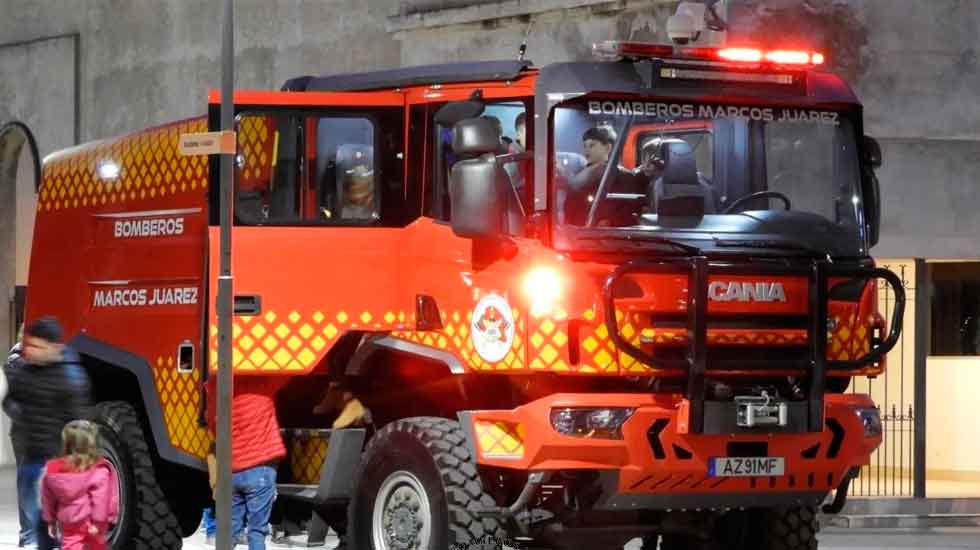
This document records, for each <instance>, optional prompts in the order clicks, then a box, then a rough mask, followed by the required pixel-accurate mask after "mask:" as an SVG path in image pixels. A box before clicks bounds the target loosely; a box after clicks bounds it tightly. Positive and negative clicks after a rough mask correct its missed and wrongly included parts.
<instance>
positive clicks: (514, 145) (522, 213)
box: [425, 99, 534, 235]
mask: <svg viewBox="0 0 980 550" xmlns="http://www.w3.org/2000/svg"><path fill="white" fill-rule="evenodd" d="M437 111H438V108H432V109H430V116H431V115H433V114H435V112H437ZM528 115H529V109H528V106H527V105H526V104H525V102H524V101H523V100H520V99H514V100H496V101H492V102H489V103H488V104H487V106H486V108H485V109H484V112H483V114H482V115H480V116H481V118H484V119H487V120H489V121H490V122H491V124H492V125H493V127H495V128H496V130H497V135H498V139H499V141H500V144H499V148H498V150H497V152H496V155H497V158H498V162H500V164H501V166H502V168H503V169H504V172H505V173H506V174H507V177H508V181H507V182H506V184H507V185H508V186H509V187H510V188H511V189H510V192H509V194H508V195H509V196H512V197H513V201H512V203H511V205H510V206H511V208H510V210H512V211H513V212H511V215H510V216H509V217H510V219H511V223H510V224H509V227H510V228H509V230H508V233H510V234H513V235H520V234H522V232H523V229H522V228H523V220H522V219H519V218H524V217H526V215H527V214H529V213H530V212H532V211H533V208H532V205H533V204H534V202H533V201H534V196H533V194H534V190H533V185H531V175H532V173H533V169H532V162H531V159H530V158H529V155H524V156H523V157H521V156H518V155H521V154H522V153H525V152H528V151H530V148H531V147H530V143H529V142H528V140H529V139H530V137H531V136H532V135H533V134H532V131H531V128H529V127H528V125H529V119H530V117H529V116H528ZM430 124H431V127H432V128H434V129H435V131H434V132H433V134H432V142H431V143H432V152H433V154H432V155H431V156H430V157H429V158H431V163H432V164H431V166H432V168H431V176H430V177H429V180H430V182H429V183H428V185H429V186H428V187H427V194H426V197H427V200H426V208H425V215H426V216H429V217H431V218H434V219H437V220H440V221H445V222H448V221H451V218H452V204H451V201H450V197H449V178H450V174H451V172H452V167H453V164H455V163H456V162H458V161H459V160H462V158H463V157H464V156H462V155H459V154H457V152H456V151H454V150H453V128H450V127H446V126H442V125H439V124H438V123H436V122H435V121H434V120H431V119H430Z"/></svg>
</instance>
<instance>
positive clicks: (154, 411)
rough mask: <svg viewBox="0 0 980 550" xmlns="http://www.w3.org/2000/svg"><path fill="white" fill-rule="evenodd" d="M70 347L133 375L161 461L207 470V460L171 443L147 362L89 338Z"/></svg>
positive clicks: (77, 338) (79, 338) (73, 341)
mask: <svg viewBox="0 0 980 550" xmlns="http://www.w3.org/2000/svg"><path fill="white" fill-rule="evenodd" d="M68 345H69V346H71V347H72V348H73V349H74V350H75V351H77V352H78V353H79V355H84V356H88V357H92V358H94V359H98V360H99V361H102V362H103V363H106V364H108V365H110V366H112V367H113V368H116V369H121V370H124V371H126V372H129V373H130V374H132V375H133V376H134V377H135V378H136V382H137V384H138V385H139V390H140V396H141V398H142V405H143V411H144V412H145V413H146V421H147V424H148V425H149V427H150V431H151V432H152V436H153V442H154V445H155V447H156V450H157V455H158V456H159V457H160V459H162V460H164V461H167V462H172V463H175V464H180V465H182V466H187V467H189V468H194V469H196V470H206V469H207V467H206V463H205V462H204V460H202V459H200V458H198V457H196V456H194V455H191V454H189V453H187V452H184V451H181V450H179V449H177V448H176V447H174V446H173V444H172V443H171V442H170V436H169V434H168V432H167V425H166V423H165V422H164V420H163V409H162V408H161V406H160V394H159V393H157V387H156V384H155V383H154V382H153V370H152V368H151V367H150V364H149V363H148V362H147V361H146V360H145V359H143V358H142V357H140V356H138V355H135V354H132V353H130V352H128V351H125V350H123V349H120V348H117V347H115V346H112V345H110V344H107V343H105V342H102V341H100V340H96V339H94V338H92V337H90V336H87V335H85V334H78V335H76V336H75V337H74V338H72V339H71V340H70V341H69V342H68Z"/></svg>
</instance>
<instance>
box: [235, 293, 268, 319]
mask: <svg viewBox="0 0 980 550" xmlns="http://www.w3.org/2000/svg"><path fill="white" fill-rule="evenodd" d="M234 311H235V315H258V314H259V313H262V297H261V296H259V295H258V294H236V295H235V305H234Z"/></svg>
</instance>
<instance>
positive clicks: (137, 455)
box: [95, 401, 183, 550]
mask: <svg viewBox="0 0 980 550" xmlns="http://www.w3.org/2000/svg"><path fill="white" fill-rule="evenodd" d="M95 421H96V423H98V424H99V431H100V434H101V438H100V439H101V444H102V449H103V452H104V453H105V456H106V458H107V459H108V460H109V461H110V462H112V464H113V466H115V468H116V470H117V472H118V474H119V485H120V487H119V508H120V516H119V523H118V524H117V525H116V526H115V528H114V529H113V530H112V531H110V533H109V543H110V547H111V548H113V549H114V550H123V549H125V550H180V548H181V547H182V545H183V540H182V539H181V536H180V534H181V533H180V526H179V525H178V523H177V517H176V516H175V515H174V513H173V512H172V511H171V510H170V504H169V503H168V502H167V499H166V497H165V496H164V494H163V491H162V490H161V489H160V486H159V485H158V484H157V480H156V475H155V474H154V471H153V461H152V459H151V457H150V450H149V447H148V446H147V444H146V438H145V437H144V435H143V428H142V426H141V425H140V420H139V416H138V415H137V413H136V410H135V409H133V406H132V405H130V404H129V403H125V402H122V401H108V402H105V403H99V404H98V405H97V406H96V413H95Z"/></svg>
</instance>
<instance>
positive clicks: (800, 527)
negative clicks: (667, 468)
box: [642, 506, 820, 550]
mask: <svg viewBox="0 0 980 550" xmlns="http://www.w3.org/2000/svg"><path fill="white" fill-rule="evenodd" d="M819 530H820V525H819V522H818V521H817V514H816V509H815V508H813V507H810V506H800V507H789V508H763V509H754V510H748V511H745V512H730V513H728V514H726V515H724V516H719V517H718V518H717V520H716V521H715V522H714V525H713V526H712V528H711V529H710V531H708V532H707V533H703V534H702V536H695V535H693V534H689V535H684V534H664V535H661V536H660V537H659V540H658V537H657V536H649V537H644V539H643V546H642V548H643V550H658V549H659V550H723V549H725V550H817V547H818V542H817V532H818V531H819Z"/></svg>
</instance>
